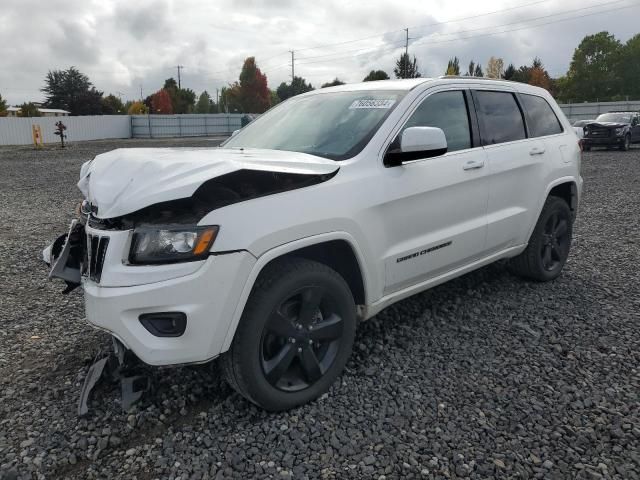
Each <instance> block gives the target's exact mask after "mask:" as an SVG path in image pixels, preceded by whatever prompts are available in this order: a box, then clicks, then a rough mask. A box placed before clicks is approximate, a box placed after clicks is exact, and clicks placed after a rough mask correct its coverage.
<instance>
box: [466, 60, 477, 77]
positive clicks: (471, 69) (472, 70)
mask: <svg viewBox="0 0 640 480" xmlns="http://www.w3.org/2000/svg"><path fill="white" fill-rule="evenodd" d="M475 71H476V62H474V61H473V60H471V61H470V62H469V69H468V70H467V73H465V74H464V75H465V77H473V75H474V73H475Z"/></svg>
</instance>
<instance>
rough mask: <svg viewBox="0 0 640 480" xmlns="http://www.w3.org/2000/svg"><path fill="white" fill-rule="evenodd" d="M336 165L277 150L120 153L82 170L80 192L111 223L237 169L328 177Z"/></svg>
mask: <svg viewBox="0 0 640 480" xmlns="http://www.w3.org/2000/svg"><path fill="white" fill-rule="evenodd" d="M338 168H339V165H338V164H337V163H336V162H334V161H333V160H328V159H325V158H321V157H316V156H313V155H308V154H305V153H297V152H286V151H281V150H261V149H230V148H217V147H216V148H207V147H204V148H122V149H118V150H113V151H111V152H107V153H103V154H101V155H98V156H96V157H95V158H94V159H93V160H91V161H89V162H86V163H85V164H84V165H82V168H81V170H80V181H79V182H78V188H79V189H80V190H81V191H82V193H83V194H84V196H85V198H86V199H87V200H89V202H91V204H92V205H93V206H97V207H98V212H97V214H96V216H97V217H98V218H114V217H119V216H121V215H126V214H128V213H132V212H135V211H137V210H140V209H141V208H144V207H147V206H149V205H153V204H156V203H160V202H165V201H168V200H176V199H179V198H188V197H190V196H191V195H193V193H194V192H195V191H196V189H197V188H198V187H199V186H200V185H201V184H202V183H204V182H205V181H207V180H210V179H212V178H215V177H219V176H221V175H225V174H227V173H231V172H234V171H236V170H262V171H272V172H283V173H297V174H309V175H326V174H330V173H333V172H335V171H336V170H337V169H338Z"/></svg>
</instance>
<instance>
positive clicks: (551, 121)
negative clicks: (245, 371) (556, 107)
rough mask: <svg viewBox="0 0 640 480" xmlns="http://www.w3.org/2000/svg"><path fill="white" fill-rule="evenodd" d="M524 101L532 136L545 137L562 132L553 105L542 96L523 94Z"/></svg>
mask: <svg viewBox="0 0 640 480" xmlns="http://www.w3.org/2000/svg"><path fill="white" fill-rule="evenodd" d="M520 98H522V103H523V105H524V108H525V110H526V111H527V114H528V118H529V130H530V133H531V136H532V137H544V136H545V135H554V134H556V133H562V125H560V122H559V121H558V117H556V114H555V113H554V111H553V109H552V108H551V106H550V105H549V104H548V103H547V101H546V100H545V99H544V98H542V97H537V96H535V95H527V94H522V95H521V96H520Z"/></svg>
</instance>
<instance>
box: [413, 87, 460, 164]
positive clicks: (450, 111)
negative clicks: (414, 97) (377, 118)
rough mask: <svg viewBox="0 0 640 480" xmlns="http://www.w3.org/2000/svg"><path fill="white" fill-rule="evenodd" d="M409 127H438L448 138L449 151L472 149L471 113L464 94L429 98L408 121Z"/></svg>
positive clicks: (435, 94)
mask: <svg viewBox="0 0 640 480" xmlns="http://www.w3.org/2000/svg"><path fill="white" fill-rule="evenodd" d="M409 127H438V128H441V129H442V131H443V132H444V136H445V137H446V138H447V151H448V152H454V151H456V150H463V149H465V148H471V129H470V127H469V113H468V111H467V102H466V100H465V96H464V92H462V91H460V90H455V91H450V92H439V93H434V94H433V95H430V96H429V97H427V98H426V99H425V100H424V101H423V102H422V103H421V104H420V106H419V107H418V108H417V109H416V111H415V112H413V115H411V117H410V118H409V120H407V123H406V124H405V125H404V127H403V130H404V129H405V128H409Z"/></svg>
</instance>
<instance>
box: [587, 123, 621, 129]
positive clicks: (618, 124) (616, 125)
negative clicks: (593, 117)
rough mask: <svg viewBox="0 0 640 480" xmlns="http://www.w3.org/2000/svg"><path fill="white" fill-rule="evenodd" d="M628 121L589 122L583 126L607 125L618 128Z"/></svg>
mask: <svg viewBox="0 0 640 480" xmlns="http://www.w3.org/2000/svg"><path fill="white" fill-rule="evenodd" d="M628 125H629V124H628V123H620V122H590V123H587V124H586V125H585V127H607V128H620V127H627V126H628Z"/></svg>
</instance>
